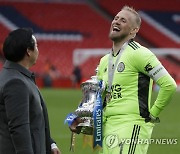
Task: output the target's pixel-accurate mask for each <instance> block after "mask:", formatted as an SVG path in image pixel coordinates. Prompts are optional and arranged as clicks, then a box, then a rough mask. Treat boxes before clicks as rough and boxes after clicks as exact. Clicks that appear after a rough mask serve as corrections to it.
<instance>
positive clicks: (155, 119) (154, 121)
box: [149, 114, 160, 123]
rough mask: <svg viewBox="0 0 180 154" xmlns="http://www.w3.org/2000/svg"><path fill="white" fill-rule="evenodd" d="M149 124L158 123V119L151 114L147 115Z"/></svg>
mask: <svg viewBox="0 0 180 154" xmlns="http://www.w3.org/2000/svg"><path fill="white" fill-rule="evenodd" d="M149 117H150V122H152V123H160V119H159V117H154V116H153V115H152V114H149Z"/></svg>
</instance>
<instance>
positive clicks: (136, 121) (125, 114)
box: [71, 6, 176, 154]
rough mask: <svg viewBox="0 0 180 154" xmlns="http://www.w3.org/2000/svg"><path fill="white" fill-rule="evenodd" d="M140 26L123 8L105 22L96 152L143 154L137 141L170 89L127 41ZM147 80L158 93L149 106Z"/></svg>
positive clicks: (165, 77)
mask: <svg viewBox="0 0 180 154" xmlns="http://www.w3.org/2000/svg"><path fill="white" fill-rule="evenodd" d="M140 25H141V18H140V16H139V14H138V13H137V12H136V11H135V10H134V9H133V8H131V7H128V6H124V7H123V8H122V9H121V11H120V12H119V13H118V14H117V15H116V16H115V17H114V19H113V21H112V24H111V28H110V33H109V38H110V39H111V40H112V42H113V46H112V51H111V52H110V53H109V54H107V55H105V56H104V57H102V58H101V60H100V63H99V66H98V69H97V76H98V78H99V80H103V81H104V82H105V85H106V90H105V92H104V94H103V95H104V98H105V99H104V103H103V106H104V108H103V149H102V151H101V152H100V153H102V154H146V153H147V150H148V146H149V145H148V144H147V143H146V144H142V142H139V141H140V140H141V141H143V140H148V139H150V138H151V134H152V130H153V127H154V124H155V123H158V122H159V121H160V120H159V118H158V116H159V114H160V113H161V111H162V110H163V109H164V107H165V106H166V105H167V104H168V102H169V101H170V99H171V97H172V95H173V93H174V92H175V90H176V83H175V81H174V79H173V78H172V77H171V76H170V74H169V73H168V72H167V71H166V69H165V68H164V67H163V66H162V64H161V63H160V61H159V60H158V59H157V58H156V56H155V55H154V54H153V53H152V52H151V51H150V50H149V49H147V48H145V47H143V46H141V45H140V44H139V43H137V42H135V41H134V40H133V39H134V37H135V36H136V34H137V32H138V31H139V29H140ZM153 81H154V82H156V84H158V85H159V86H160V91H159V93H158V96H157V99H156V101H155V102H154V104H153V106H152V107H150V101H151V92H152V84H153ZM71 128H72V129H74V128H75V127H74V126H72V127H71ZM74 131H75V130H74Z"/></svg>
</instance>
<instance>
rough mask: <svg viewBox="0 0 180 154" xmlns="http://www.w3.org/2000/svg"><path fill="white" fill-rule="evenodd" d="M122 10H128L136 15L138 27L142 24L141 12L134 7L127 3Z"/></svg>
mask: <svg viewBox="0 0 180 154" xmlns="http://www.w3.org/2000/svg"><path fill="white" fill-rule="evenodd" d="M121 10H127V11H129V12H131V13H133V14H134V16H135V17H136V19H135V22H136V24H137V26H138V27H140V26H141V17H140V15H139V13H138V12H137V11H136V10H135V9H134V8H133V7H129V6H127V5H125V6H124V7H123V8H122V9H121Z"/></svg>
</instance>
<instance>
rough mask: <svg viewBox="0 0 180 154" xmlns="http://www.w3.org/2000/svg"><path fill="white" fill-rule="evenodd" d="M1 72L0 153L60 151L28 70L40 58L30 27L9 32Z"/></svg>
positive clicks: (4, 46)
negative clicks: (51, 133) (52, 136)
mask: <svg viewBox="0 0 180 154" xmlns="http://www.w3.org/2000/svg"><path fill="white" fill-rule="evenodd" d="M3 54H4V56H5V59H6V61H5V64H4V66H3V69H2V71H1V72H0V154H60V153H61V152H60V150H59V149H58V147H57V146H56V143H55V141H54V140H53V139H52V138H51V135H50V128H49V121H48V113H47V109H46V105H45V102H44V100H43V98H42V96H41V94H40V91H39V89H38V87H37V86H36V83H35V78H34V73H32V72H31V71H29V68H30V67H31V66H33V65H34V64H35V63H36V61H37V58H38V54H39V51H38V46H37V41H36V38H35V36H34V35H33V31H32V29H30V28H19V29H16V30H14V31H12V32H10V33H9V35H8V36H7V38H6V39H5V41H4V44H3Z"/></svg>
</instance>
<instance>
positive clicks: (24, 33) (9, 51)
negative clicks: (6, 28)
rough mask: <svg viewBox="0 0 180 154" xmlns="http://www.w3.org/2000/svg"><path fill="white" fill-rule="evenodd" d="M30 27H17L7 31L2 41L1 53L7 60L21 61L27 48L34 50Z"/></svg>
mask: <svg viewBox="0 0 180 154" xmlns="http://www.w3.org/2000/svg"><path fill="white" fill-rule="evenodd" d="M32 35H33V30H32V29H31V28H19V29H16V30H14V31H12V32H10V33H9V35H8V36H7V37H6V39H5V41H4V43H3V54H4V57H5V58H6V59H7V60H10V61H13V62H19V61H21V60H22V59H23V58H24V56H25V54H26V52H27V49H29V50H34V46H35V41H34V39H33V38H32Z"/></svg>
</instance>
